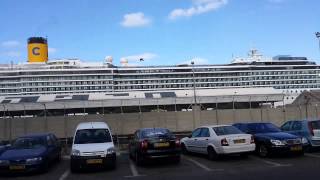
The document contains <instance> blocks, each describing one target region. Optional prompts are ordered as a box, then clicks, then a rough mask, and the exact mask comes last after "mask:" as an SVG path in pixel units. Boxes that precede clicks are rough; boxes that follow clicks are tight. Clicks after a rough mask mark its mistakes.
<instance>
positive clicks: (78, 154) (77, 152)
mask: <svg viewBox="0 0 320 180" xmlns="http://www.w3.org/2000/svg"><path fill="white" fill-rule="evenodd" d="M71 156H80V151H79V150H77V149H72V151H71Z"/></svg>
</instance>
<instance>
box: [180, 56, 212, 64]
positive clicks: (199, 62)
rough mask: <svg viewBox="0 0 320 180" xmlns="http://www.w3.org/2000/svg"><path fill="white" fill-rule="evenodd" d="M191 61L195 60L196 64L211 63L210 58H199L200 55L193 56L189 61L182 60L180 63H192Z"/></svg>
mask: <svg viewBox="0 0 320 180" xmlns="http://www.w3.org/2000/svg"><path fill="white" fill-rule="evenodd" d="M191 62H194V64H209V61H208V59H204V58H198V57H196V58H192V59H190V60H188V61H183V62H181V63H179V64H190V65H191Z"/></svg>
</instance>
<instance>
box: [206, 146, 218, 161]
mask: <svg viewBox="0 0 320 180" xmlns="http://www.w3.org/2000/svg"><path fill="white" fill-rule="evenodd" d="M207 151H208V158H209V159H210V160H217V159H218V154H217V153H216V151H215V150H214V149H213V147H208V149H207Z"/></svg>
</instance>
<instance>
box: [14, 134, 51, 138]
mask: <svg viewBox="0 0 320 180" xmlns="http://www.w3.org/2000/svg"><path fill="white" fill-rule="evenodd" d="M51 134H52V133H33V134H27V135H23V136H19V137H18V138H33V137H45V136H48V135H51Z"/></svg>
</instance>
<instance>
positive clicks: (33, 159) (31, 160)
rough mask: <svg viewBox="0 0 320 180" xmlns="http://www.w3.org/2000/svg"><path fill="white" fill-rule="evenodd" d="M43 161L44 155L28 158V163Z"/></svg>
mask: <svg viewBox="0 0 320 180" xmlns="http://www.w3.org/2000/svg"><path fill="white" fill-rule="evenodd" d="M40 161H42V157H35V158H29V159H27V160H26V163H27V164H32V163H37V162H40Z"/></svg>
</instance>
